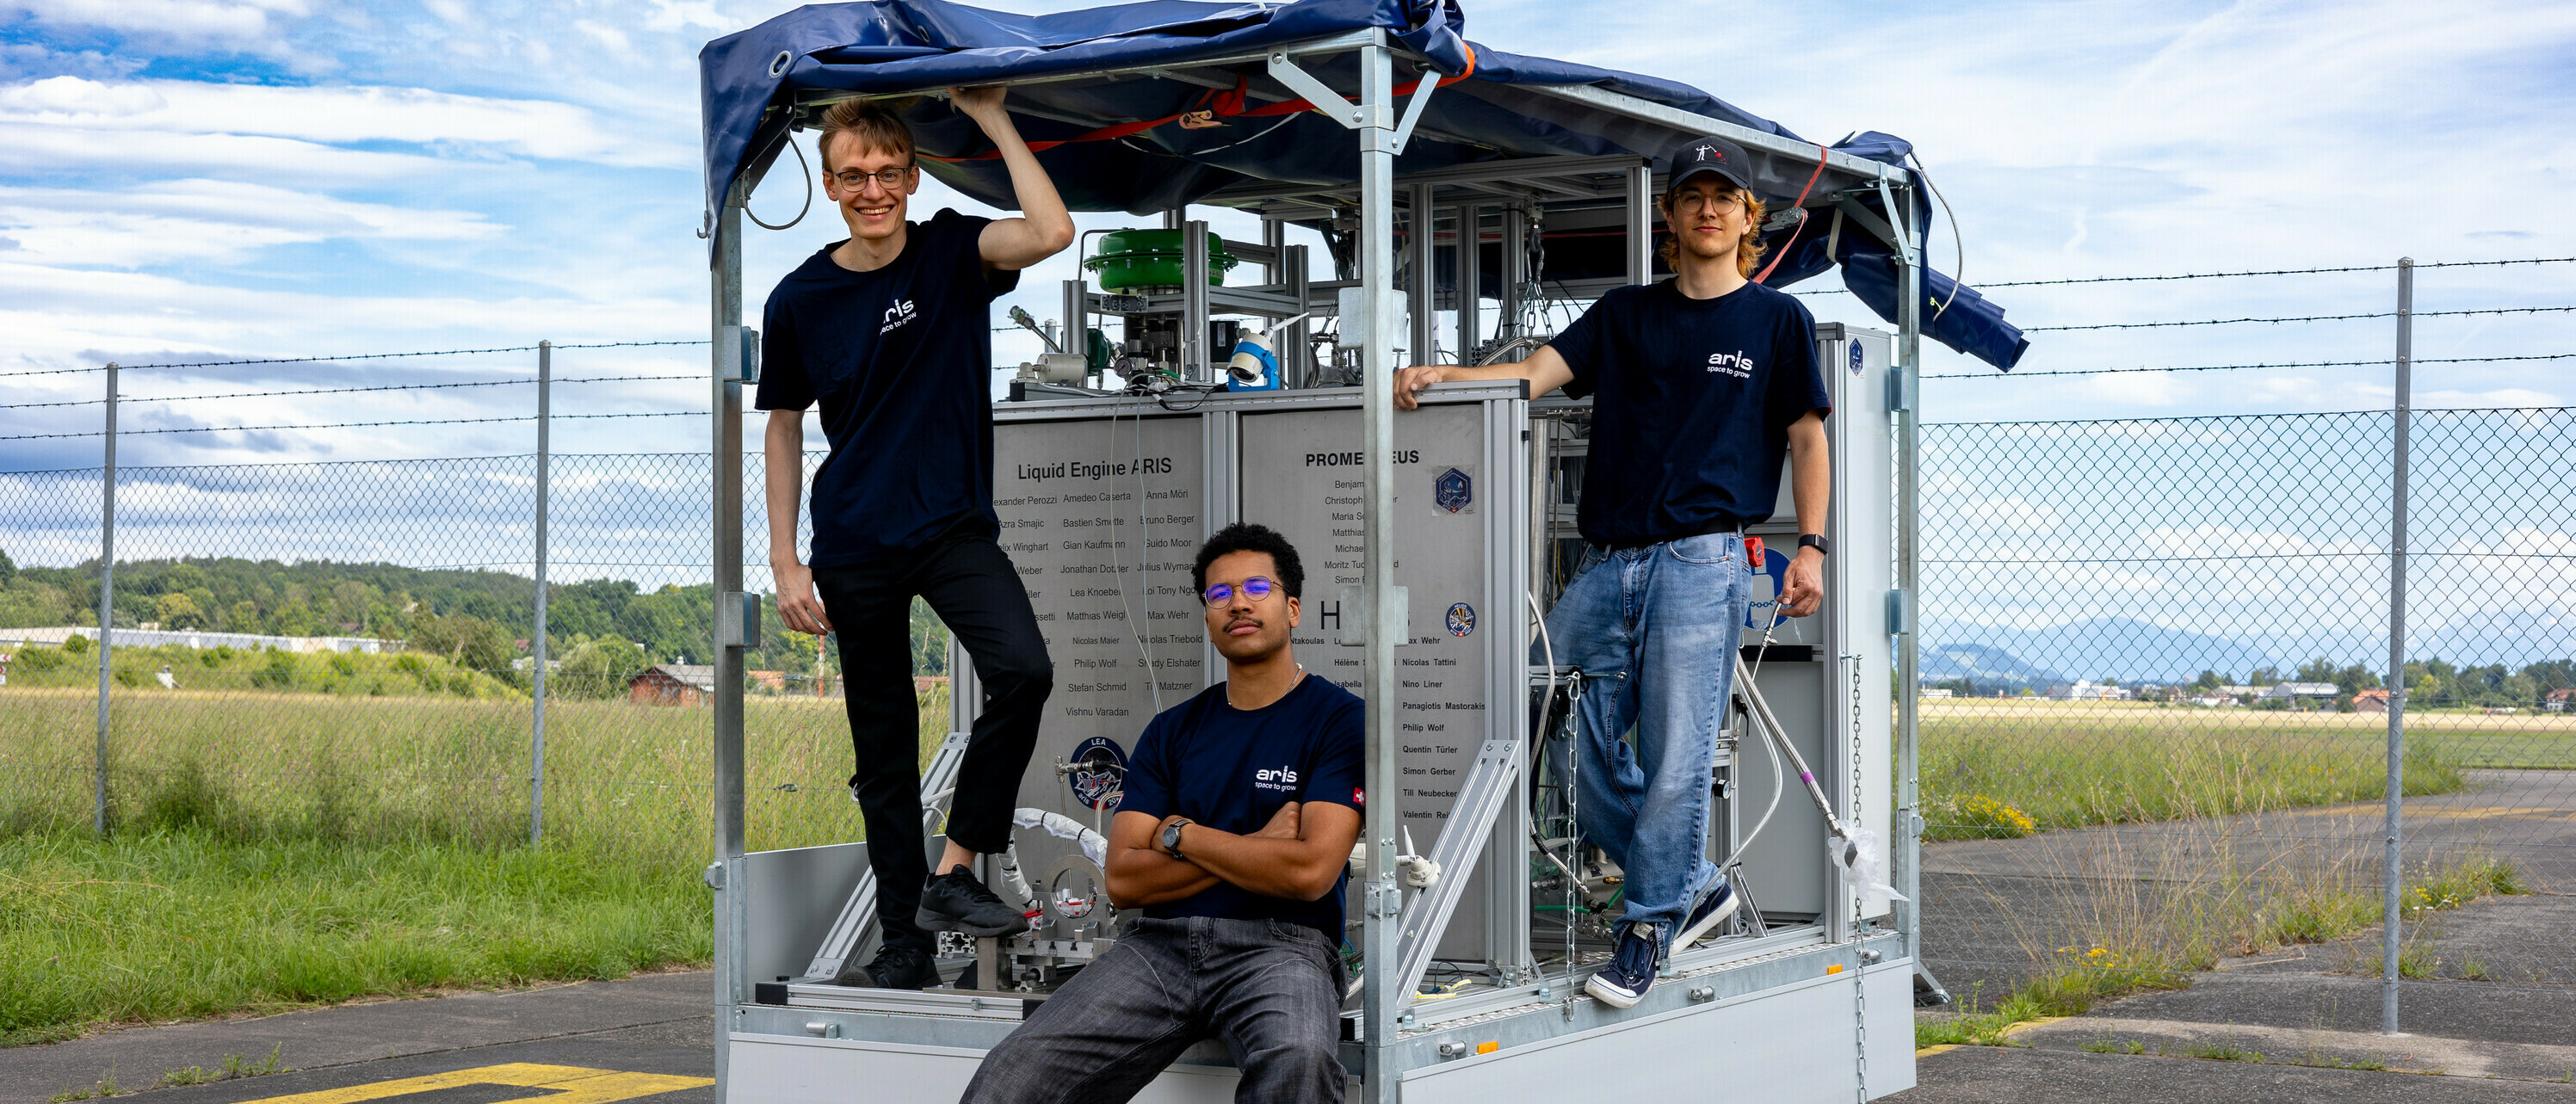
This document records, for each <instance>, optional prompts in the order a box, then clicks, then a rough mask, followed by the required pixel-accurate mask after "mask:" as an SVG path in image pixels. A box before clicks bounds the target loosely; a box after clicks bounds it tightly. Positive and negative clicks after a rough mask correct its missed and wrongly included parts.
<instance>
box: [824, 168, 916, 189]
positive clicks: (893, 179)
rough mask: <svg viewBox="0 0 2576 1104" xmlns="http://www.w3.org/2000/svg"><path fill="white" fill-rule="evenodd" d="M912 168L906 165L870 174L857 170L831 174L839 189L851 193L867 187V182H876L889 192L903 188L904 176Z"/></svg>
mask: <svg viewBox="0 0 2576 1104" xmlns="http://www.w3.org/2000/svg"><path fill="white" fill-rule="evenodd" d="M912 168H913V167H912V166H910V165H906V166H904V167H902V168H900V169H882V170H879V171H877V172H872V173H867V172H860V171H858V170H857V169H852V170H850V171H848V172H841V173H834V174H832V179H834V180H837V181H840V182H841V187H843V188H846V189H848V190H850V191H853V192H855V191H859V190H860V189H863V188H865V187H867V186H868V181H870V180H874V181H876V182H877V183H878V184H879V185H880V186H882V187H884V188H885V190H887V191H889V192H891V191H893V190H895V189H897V188H900V187H903V178H904V174H906V173H909V172H911V171H912Z"/></svg>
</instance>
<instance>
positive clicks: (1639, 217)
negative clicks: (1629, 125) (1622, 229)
mask: <svg viewBox="0 0 2576 1104" xmlns="http://www.w3.org/2000/svg"><path fill="white" fill-rule="evenodd" d="M1627 209H1628V243H1627V244H1628V249H1627V256H1628V282H1629V283H1632V284H1645V283H1652V282H1654V279H1655V167H1654V166H1653V165H1634V166H1630V167H1629V169H1628V203H1627Z"/></svg>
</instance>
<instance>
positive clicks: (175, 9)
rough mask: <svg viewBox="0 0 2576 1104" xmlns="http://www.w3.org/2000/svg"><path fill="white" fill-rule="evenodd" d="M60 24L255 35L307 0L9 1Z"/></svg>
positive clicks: (183, 34)
mask: <svg viewBox="0 0 2576 1104" xmlns="http://www.w3.org/2000/svg"><path fill="white" fill-rule="evenodd" d="M8 6H9V7H12V8H16V9H18V10H20V11H23V12H26V13H27V14H28V15H30V16H32V17H34V18H35V20H36V22H38V23H43V24H47V25H50V26H56V27H101V28H105V29H108V30H113V31H125V32H128V33H135V34H144V35H150V36H154V37H166V38H171V39H186V38H216V39H249V38H257V37H260V36H262V35H266V34H268V33H269V32H270V31H271V30H272V26H271V24H270V21H269V17H270V16H273V15H285V16H302V15H305V14H307V13H308V11H309V8H308V7H307V6H306V4H305V3H304V0H15V2H14V3H11V4H9V5H8Z"/></svg>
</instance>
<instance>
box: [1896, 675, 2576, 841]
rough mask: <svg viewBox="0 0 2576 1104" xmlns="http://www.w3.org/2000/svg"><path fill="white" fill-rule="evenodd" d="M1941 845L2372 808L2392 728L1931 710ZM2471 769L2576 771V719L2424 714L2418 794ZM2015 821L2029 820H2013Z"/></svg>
mask: <svg viewBox="0 0 2576 1104" xmlns="http://www.w3.org/2000/svg"><path fill="white" fill-rule="evenodd" d="M1919 716H1920V719H1921V721H1920V723H1921V727H1922V748H1921V753H1920V762H1921V772H1920V775H1919V777H1920V778H1921V780H1922V790H1923V804H1924V819H1925V820H1926V821H1928V822H1930V824H1931V825H1932V828H1931V831H1930V837H1931V838H1934V839H1960V838H1973V837H1978V836H1989V835H2012V834H2019V833H2021V832H2025V831H2028V830H2032V829H2042V830H2044V829H2049V828H2069V827H2078V826H2082V825H2088V824H2108V823H2124V822H2132V821H2154V820H2170V819H2174V818H2177V817H2190V816H2224V815H2233V814H2239V813H2259V812H2266V811H2270V810H2275V809H2287V808H2298V807H2305V806H2314V805H2332V804H2339V803H2343V802H2351V801H2371V800H2377V799H2379V798H2381V797H2383V796H2385V794H2386V792H2387V789H2386V785H2385V779H2386V762H2387V719H2386V718H2385V717H2384V716H2373V715H2369V714H2352V713H2292V712H2274V711H2263V710H2251V709H2227V710H2204V709H2193V708H2189V707H2183V708H2174V707H2162V706H2157V705H2154V704H2150V703H2139V702H2051V701H2044V700H2033V699H2027V698H2019V699H2016V698H2006V699H1954V700H1940V699H1933V700H1927V701H1924V702H1922V703H1921V711H1920V714H1919ZM2475 767H2545V768H2562V769H2563V768H2576V717H2568V716H2561V715H2551V714H2540V715H2529V714H2526V715H2520V716H2486V715H2483V714H2472V713H2465V712H2427V713H2422V714H2412V715H2410V716H2409V718H2408V722H2407V753H2406V792H2408V793H2410V794H2432V793H2447V792H2450V791H2453V790H2457V789H2459V788H2460V787H2461V786H2462V785H2464V784H2465V783H2466V777H2465V776H2464V775H2463V774H2462V773H2461V772H2462V771H2464V770H2466V769H2469V768H2475ZM2013 813H2018V814H2020V816H2019V817H2015V816H2013V815H2012V814H2013Z"/></svg>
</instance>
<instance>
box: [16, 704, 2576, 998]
mask: <svg viewBox="0 0 2576 1104" xmlns="http://www.w3.org/2000/svg"><path fill="white" fill-rule="evenodd" d="M1924 706H1925V708H1924V711H1923V766H1924V769H1923V772H1922V778H1923V784H1924V794H1925V799H1926V813H1927V819H1929V820H1931V821H1933V822H1934V824H1935V825H1936V828H1935V836H1936V838H1943V837H1947V838H1958V837H1962V836H1979V835H1992V834H2015V833H2017V832H2019V831H2021V830H2022V828H2021V827H2018V826H2016V825H2015V822H2013V821H2012V820H2011V818H2010V817H2008V816H2003V815H2001V814H1998V813H1996V812H1995V811H1994V810H1995V809H1996V808H1998V807H2000V808H2005V809H2010V810H2012V811H2015V812H2018V813H2020V814H2021V815H2022V817H2023V818H2024V819H2023V821H2022V822H2021V823H2022V824H2026V825H2027V826H2028V827H2029V828H2036V829H2044V828H2049V827H2061V826H2072V825H2079V824H2092V823H2102V822H2106V821H2132V820H2154V819H2164V818H2171V817H2178V816H2195V815H2213V814H2222V813H2232V812H2245V811H2259V810H2264V809H2274V808H2287V807H2292V806H2304V805H2317V804H2330V803H2336V802H2345V801H2354V800H2365V799H2368V798H2371V797H2375V796H2377V795H2378V793H2379V789H2378V779H2379V773H2380V748H2381V743H2380V741H2381V738H2382V737H2381V731H2382V730H2381V728H2380V727H2379V725H2380V724H2381V723H2382V722H2380V721H2379V720H2378V719H2376V718H2368V717H2353V716H2351V715H2334V714H2325V715H2317V714H2286V713H2259V712H2254V711H2244V712H2238V711H2233V710H2230V711H2210V712H2200V711H2178V710H2169V709H2156V708H2154V707H2152V706H2147V707H2141V706H2136V705H2134V704H2131V703H2111V704H2081V705H2078V704H2070V703H2026V702H2013V701H2007V702H1988V701H1961V702H1939V701H1932V702H1925V703H1924ZM95 710H96V704H95V701H94V699H93V698H92V697H91V695H90V693H89V691H87V690H86V689H81V688H74V687H53V688H47V687H24V686H11V687H8V688H6V689H5V690H0V1042H28V1041H35V1040H40V1039H51V1038H60V1037H64V1036H65V1035H66V1034H73V1033H77V1032H79V1031H80V1030H82V1029H84V1028H85V1027H86V1026H88V1025H93V1024H99V1023H108V1022H123V1021H135V1020H156V1019H171V1018H180V1017H189V1016H201V1015H208V1014H214V1013H219V1012H224V1011H227V1010H236V1009H244V1008H272V1007H282V1006H288V1005H294V1004H300V1003H311V1002H317V1001H334V1000H341V999H346V998H348V997H351V996H356V995H361V994H382V993H403V992H409V991H416V990H421V989H426V988H435V987H442V986H458V985H465V986H489V985H510V984H519V983H525V982H531V981H538V980H546V979H565V978H584V977H601V976H615V975H617V974H621V973H624V972H626V971H629V970H634V969H644V968H651V967H655V966H663V965H671V964H685V963H693V962H700V961H703V960H704V959H705V957H706V955H707V954H708V943H707V924H706V906H707V894H706V890H705V888H704V886H703V885H701V884H700V883H699V882H698V878H697V875H698V871H699V869H700V868H701V867H703V866H704V865H705V863H706V859H707V854H708V849H709V842H708V841H709V835H710V821H709V815H710V812H709V810H710V798H711V793H710V789H709V784H708V783H709V761H710V756H709V749H708V740H709V735H710V728H709V723H710V722H709V715H708V712H707V711H706V710H704V709H701V708H691V707H655V706H639V705H632V704H629V703H627V702H625V701H623V700H612V701H558V702H555V703H554V704H553V705H552V707H551V709H550V710H549V713H548V720H547V772H546V775H547V784H546V844H545V846H544V847H543V848H541V849H537V850H533V851H532V850H530V849H529V848H527V847H526V836H527V824H528V808H527V806H528V782H527V761H528V760H527V756H528V727H529V705H528V703H527V702H526V701H525V700H509V699H506V698H501V699H494V698H466V697H458V696H455V695H453V694H449V695H427V696H415V697H398V696H388V697H368V696H364V695H360V694H349V693H339V694H332V693H312V692H282V691H276V690H257V691H254V690H247V689H245V690H236V691H217V690H205V689H196V688H186V689H178V690H167V689H162V688H160V687H158V686H157V685H151V684H146V685H144V686H141V687H135V688H127V689H120V690H119V691H118V694H117V697H116V700H115V709H114V727H113V732H112V737H111V746H112V749H113V752H112V756H111V761H112V770H111V773H110V777H109V784H110V790H111V793H112V797H113V801H112V805H113V812H112V817H111V820H112V827H113V832H112V834H111V837H110V838H109V839H108V840H106V841H100V840H96V839H93V838H91V837H90V835H89V825H90V818H91V787H92V785H93V776H92V773H91V769H90V768H91V762H92V754H93V746H94V740H95V732H94V725H95V717H96V712H95ZM947 714H948V702H947V698H946V694H945V692H944V690H943V691H939V692H936V693H934V694H931V695H926V696H925V697H924V700H923V701H922V705H921V719H922V732H923V734H924V737H925V739H924V744H923V746H924V750H925V753H926V752H927V750H928V749H929V748H931V747H934V746H935V745H936V741H937V739H938V737H939V736H940V735H942V734H944V733H945V732H946V730H947V727H948V716H947ZM746 715H747V723H746V726H745V727H746V738H745V744H746V748H745V753H746V762H747V769H746V774H747V778H748V787H747V790H748V792H747V797H746V810H745V819H746V828H747V832H748V836H749V841H750V845H751V846H752V847H753V848H754V849H770V848H779V847H796V846H805V845H811V844H818V843H833V842H842V841H848V840H854V839H857V838H859V836H860V825H859V817H858V811H857V808H856V807H855V806H854V805H852V804H851V803H850V801H849V799H848V797H847V796H846V793H845V790H844V781H845V779H846V778H847V776H848V772H849V765H850V760H849V755H850V752H849V744H848V738H849V737H848V727H847V723H846V721H845V720H844V717H843V714H842V712H841V703H840V702H839V701H837V700H827V699H814V698H803V697H785V696H766V695H754V696H752V697H750V698H748V699H747V700H746ZM2414 730H2415V732H2416V733H2417V736H2416V739H2415V743H2414V746H2415V748H2416V752H2415V755H2414V756H2413V757H2410V769H2409V786H2408V788H2409V790H2410V791H2414V792H2432V791H2438V790H2443V789H2450V788H2456V787H2457V786H2459V785H2460V784H2461V781H2462V776H2461V773H2460V772H2461V770H2462V769H2463V768H2465V767H2468V766H2473V765H2479V764H2482V763H2486V762H2495V761H2500V760H2503V759H2513V760H2514V761H2515V762H2516V764H2517V765H2522V764H2528V763H2546V764H2552V765H2568V764H2570V763H2571V762H2576V754H2570V753H2571V752H2576V718H2568V719H2566V720H2564V721H2562V720H2561V719H2560V718H2556V717H2526V718H2493V717H2484V716H2466V715H2463V716H2459V717H2456V718H2454V717H2448V716H2443V715H2432V716H2428V717H2425V718H2422V719H2420V720H2419V722H2418V723H2417V724H2416V725H2415V726H2414ZM1978 798H1983V799H1985V802H1984V803H1983V804H1977V803H1975V802H1974V801H1973V800H1972V799H1978ZM1972 806H1973V807H1974V808H1975V809H1979V810H1984V812H1983V814H1982V815H1981V816H1969V815H1962V814H1963V811H1964V810H1969V809H1970V808H1971V807H1972ZM1944 825H1946V826H1947V827H1941V826H1944Z"/></svg>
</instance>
